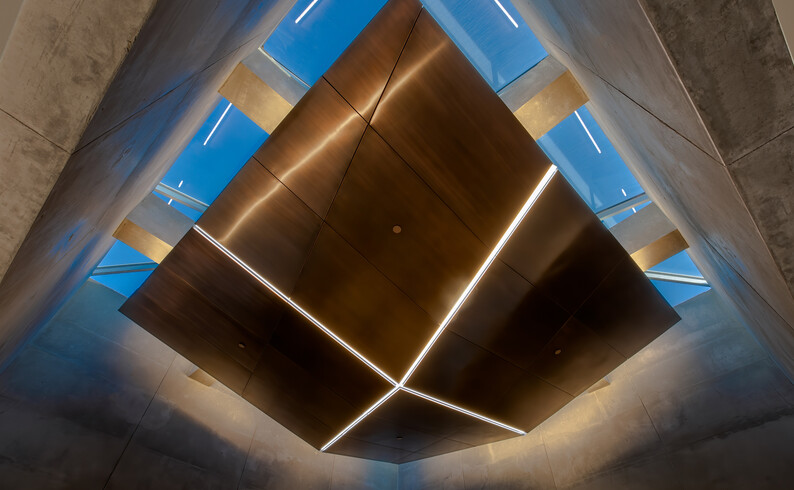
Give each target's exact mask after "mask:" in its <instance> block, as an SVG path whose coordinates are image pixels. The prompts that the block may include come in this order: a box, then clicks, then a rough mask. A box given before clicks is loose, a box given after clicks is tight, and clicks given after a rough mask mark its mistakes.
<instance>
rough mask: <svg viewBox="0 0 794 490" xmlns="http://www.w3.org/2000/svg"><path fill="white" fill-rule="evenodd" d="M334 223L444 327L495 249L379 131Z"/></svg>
mask: <svg viewBox="0 0 794 490" xmlns="http://www.w3.org/2000/svg"><path fill="white" fill-rule="evenodd" d="M327 221H328V224H329V225H331V226H332V227H333V228H334V230H336V231H337V232H338V233H339V234H340V235H342V236H343V237H344V238H345V239H346V240H347V241H348V242H350V244H351V245H353V247H355V248H356V250H358V251H359V252H361V254H362V255H364V257H366V258H367V260H369V261H370V262H371V263H372V264H373V265H374V266H375V267H377V268H378V270H379V271H381V272H382V273H383V274H385V275H386V276H387V277H388V278H389V279H390V280H391V281H392V282H394V284H396V285H397V286H398V287H399V288H400V289H401V290H402V291H404V292H405V294H407V295H408V296H409V297H410V298H411V299H412V300H413V301H414V302H415V303H416V304H418V305H419V306H420V307H422V308H423V309H424V310H425V311H426V312H428V313H429V314H430V315H431V316H432V317H433V318H434V319H435V320H436V322H438V323H440V322H441V321H442V320H443V319H444V317H445V316H446V314H447V312H448V311H449V310H450V308H451V307H452V305H453V304H454V303H455V301H456V300H457V299H458V297H459V296H460V294H461V293H462V292H463V290H464V289H465V288H466V286H467V285H468V283H469V281H471V278H472V277H473V276H474V274H475V273H476V272H477V270H478V269H479V267H480V265H481V264H482V263H483V261H484V260H485V258H486V257H487V255H488V252H489V250H487V249H486V248H485V246H484V245H483V244H482V242H480V241H479V240H478V239H477V237H475V236H474V234H473V233H472V232H471V231H470V230H469V229H468V228H466V226H465V225H464V224H463V223H462V222H461V221H460V220H459V219H458V217H457V216H455V214H454V213H453V212H452V211H451V210H450V209H449V208H448V207H447V206H446V205H445V204H444V203H443V202H442V201H441V200H440V199H439V198H438V196H437V195H436V194H434V193H433V191H432V190H431V189H430V188H429V187H427V185H426V184H425V183H424V182H422V180H421V179H420V178H419V177H418V176H417V175H416V173H414V172H413V170H411V168H410V167H409V166H408V165H406V164H405V162H403V161H402V159H400V157H399V156H398V155H397V154H396V153H394V151H393V150H392V149H391V148H390V147H389V145H387V144H386V143H385V142H384V141H383V139H381V137H380V136H379V135H378V134H377V133H376V132H375V131H373V130H372V129H367V131H366V132H365V133H364V138H363V139H362V140H361V145H359V148H358V151H357V152H356V156H355V157H354V158H353V162H352V163H351V164H350V170H348V172H347V175H346V176H345V180H344V181H343V182H342V186H341V187H340V189H339V193H338V194H337V196H336V199H335V200H334V203H333V205H332V206H331V210H330V211H329V212H328V218H327ZM395 226H399V227H400V228H399V229H398V231H399V233H395V231H394V228H393V227H395ZM427 337H429V335H428V336H427Z"/></svg>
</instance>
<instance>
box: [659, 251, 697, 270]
mask: <svg viewBox="0 0 794 490" xmlns="http://www.w3.org/2000/svg"><path fill="white" fill-rule="evenodd" d="M651 270H654V271H659V272H673V273H675V274H687V275H690V276H699V275H701V274H700V271H699V270H698V268H697V266H696V265H695V263H694V262H692V259H691V258H690V257H689V254H688V253H687V251H686V250H684V251H683V252H679V253H677V254H675V255H673V256H672V257H670V258H669V259H667V260H665V261H664V262H660V263H659V264H657V265H655V266H653V267H651Z"/></svg>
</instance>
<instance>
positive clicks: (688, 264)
mask: <svg viewBox="0 0 794 490" xmlns="http://www.w3.org/2000/svg"><path fill="white" fill-rule="evenodd" d="M650 270H651V271H657V272H672V273H674V274H686V275H688V276H700V275H701V274H700V271H699V270H698V268H697V266H696V265H695V263H694V262H692V259H691V258H690V257H689V254H688V253H687V252H686V250H684V251H683V252H680V253H677V254H676V255H673V256H672V257H670V258H669V259H667V260H665V261H664V262H661V263H659V264H657V265H655V266H653V267H651V269H650ZM651 283H653V285H654V286H656V289H658V290H659V292H660V293H662V296H664V298H665V299H666V300H667V302H668V303H670V304H671V305H673V306H675V305H678V304H681V303H683V302H684V301H686V300H688V299H691V298H694V297H695V296H697V295H698V294H700V293H704V292H706V291H708V290H709V289H711V288H710V287H709V286H696V285H693V284H679V283H675V282H668V281H658V280H652V281H651Z"/></svg>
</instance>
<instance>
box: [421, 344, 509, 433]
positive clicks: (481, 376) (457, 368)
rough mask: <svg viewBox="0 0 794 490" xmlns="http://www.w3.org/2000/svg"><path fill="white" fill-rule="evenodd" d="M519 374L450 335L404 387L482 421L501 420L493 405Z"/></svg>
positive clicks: (429, 355)
mask: <svg viewBox="0 0 794 490" xmlns="http://www.w3.org/2000/svg"><path fill="white" fill-rule="evenodd" d="M522 374H523V371H522V370H521V369H519V368H518V367H516V366H514V365H513V364H510V363H509V362H507V361H505V360H504V359H502V358H500V357H498V356H496V355H494V354H492V353H490V352H488V351H487V350H485V349H483V348H482V347H479V346H477V345H475V344H473V343H471V342H469V341H468V340H466V339H464V338H463V337H461V336H459V335H457V334H455V333H454V332H450V331H447V332H444V333H443V334H442V335H441V337H439V339H438V340H437V341H436V343H435V344H434V345H433V348H432V349H431V351H430V352H429V353H428V355H427V357H425V359H424V360H423V361H422V363H421V364H420V365H419V368H418V369H417V370H416V372H415V373H414V374H413V376H411V378H410V379H409V380H408V384H407V385H408V387H409V388H413V389H415V390H417V391H421V392H423V393H426V394H428V395H430V396H433V397H435V398H439V399H442V400H444V401H447V402H449V403H452V404H454V405H457V406H460V407H462V408H465V409H467V410H471V411H473V412H476V413H479V414H481V415H485V416H486V417H489V418H492V419H495V420H499V421H500V422H504V423H508V424H509V422H506V421H503V420H500V419H501V413H502V410H501V407H500V406H499V405H498V404H497V402H498V401H499V400H500V399H501V398H503V397H504V395H505V393H507V391H508V390H509V389H510V388H511V387H512V386H513V385H514V384H515V383H516V382H517V381H518V379H519V378H520V377H521V376H522Z"/></svg>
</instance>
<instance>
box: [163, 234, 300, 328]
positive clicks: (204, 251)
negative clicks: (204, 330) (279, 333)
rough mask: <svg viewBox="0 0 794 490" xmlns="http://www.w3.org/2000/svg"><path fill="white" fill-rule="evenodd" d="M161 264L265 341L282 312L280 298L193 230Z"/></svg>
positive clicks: (284, 307)
mask: <svg viewBox="0 0 794 490" xmlns="http://www.w3.org/2000/svg"><path fill="white" fill-rule="evenodd" d="M161 267H167V268H168V269H169V271H170V272H172V273H173V274H175V275H177V276H179V277H181V278H182V279H183V280H184V281H185V282H187V283H188V284H190V285H191V286H192V287H193V288H194V289H196V290H197V291H201V294H202V295H203V296H204V297H205V298H206V299H207V300H209V301H210V302H211V303H212V304H213V305H214V306H215V307H217V308H218V309H220V310H221V311H223V312H224V313H225V314H226V315H228V316H229V317H231V318H234V319H235V321H237V322H238V323H239V324H240V325H241V326H242V327H243V328H245V329H246V330H248V331H249V332H251V334H253V335H254V336H256V337H257V338H259V339H261V340H263V341H267V340H268V339H269V338H270V333H271V332H272V331H273V329H274V328H275V327H276V325H277V324H278V322H279V320H280V319H281V316H282V314H283V313H284V311H285V310H286V309H287V308H289V306H287V304H286V303H284V301H283V300H281V298H278V297H277V296H276V295H275V294H273V293H272V292H271V291H270V290H269V289H267V288H266V287H265V286H263V285H262V284H261V283H260V282H259V281H257V280H256V279H255V278H254V277H253V276H251V275H250V274H249V273H248V272H247V271H245V270H244V269H243V268H242V267H240V266H238V265H237V264H236V263H234V261H232V259H230V258H229V257H227V256H226V255H225V254H224V253H223V252H221V251H220V250H218V249H217V248H216V247H215V246H213V245H212V244H211V243H210V242H209V241H207V240H206V239H205V238H204V237H202V236H201V235H200V234H199V233H198V232H197V231H195V230H191V231H189V232H188V233H187V234H186V235H185V237H184V238H183V239H182V245H181V246H178V247H177V248H176V249H175V250H174V251H173V252H172V253H171V254H169V255H168V257H166V260H165V262H164V263H163V265H162V266H161Z"/></svg>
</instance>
